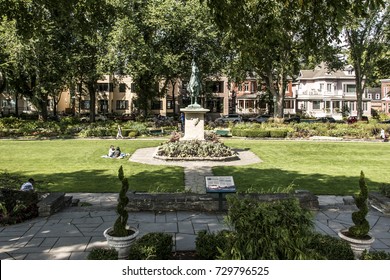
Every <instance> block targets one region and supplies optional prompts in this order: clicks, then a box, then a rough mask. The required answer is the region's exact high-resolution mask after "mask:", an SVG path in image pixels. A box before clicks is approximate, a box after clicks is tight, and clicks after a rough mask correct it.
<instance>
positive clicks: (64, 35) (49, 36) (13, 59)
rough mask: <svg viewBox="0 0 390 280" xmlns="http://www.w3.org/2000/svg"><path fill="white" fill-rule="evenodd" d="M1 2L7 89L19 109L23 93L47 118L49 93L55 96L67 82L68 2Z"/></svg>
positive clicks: (42, 115)
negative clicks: (12, 94) (58, 3)
mask: <svg viewBox="0 0 390 280" xmlns="http://www.w3.org/2000/svg"><path fill="white" fill-rule="evenodd" d="M4 2H7V4H8V5H5V6H4ZM1 6H2V8H3V13H4V16H3V17H2V18H1V19H0V20H1V22H0V25H1V29H2V35H1V36H0V40H1V41H2V44H1V48H2V53H3V54H6V60H7V63H6V64H5V66H4V67H3V71H4V73H5V75H6V77H7V90H9V91H10V92H13V93H14V94H15V100H16V112H18V104H17V101H18V99H19V98H18V97H19V96H18V95H19V94H21V95H23V96H25V97H26V98H28V99H29V100H30V101H31V102H32V103H33V105H35V107H36V108H37V109H38V112H39V116H40V118H41V119H44V120H45V119H46V118H47V115H48V111H47V108H48V99H49V96H53V97H55V96H56V95H57V94H59V93H60V92H61V91H62V89H63V88H64V86H65V79H64V77H65V76H66V73H67V70H68V68H67V67H68V65H69V59H68V57H67V51H66V42H67V41H68V40H69V32H68V31H67V29H66V28H65V27H66V25H67V24H66V21H65V20H64V19H65V18H64V15H66V14H67V10H66V9H67V8H69V6H68V5H66V4H65V5H61V6H59V5H55V3H54V1H49V0H47V1H44V0H41V1H20V0H14V1H3V2H2V3H1Z"/></svg>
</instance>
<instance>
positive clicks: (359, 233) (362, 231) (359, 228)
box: [348, 171, 370, 238]
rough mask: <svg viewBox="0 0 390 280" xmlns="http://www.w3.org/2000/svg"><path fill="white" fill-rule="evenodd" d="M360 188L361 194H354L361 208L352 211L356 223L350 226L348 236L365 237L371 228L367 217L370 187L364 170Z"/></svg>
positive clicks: (361, 175) (361, 174)
mask: <svg viewBox="0 0 390 280" xmlns="http://www.w3.org/2000/svg"><path fill="white" fill-rule="evenodd" d="M359 188H360V192H359V194H358V195H356V196H354V200H355V204H356V207H357V208H358V209H359V210H358V211H356V212H353V213H352V221H353V223H354V225H353V226H351V227H349V229H348V234H349V235H348V236H350V237H355V238H365V237H366V236H367V234H368V232H369V230H370V224H369V222H368V221H367V219H366V216H367V214H368V205H367V199H368V187H367V185H366V181H365V177H364V173H363V171H361V172H360V179H359Z"/></svg>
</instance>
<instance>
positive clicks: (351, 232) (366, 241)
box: [339, 171, 375, 259]
mask: <svg viewBox="0 0 390 280" xmlns="http://www.w3.org/2000/svg"><path fill="white" fill-rule="evenodd" d="M359 188H360V192H359V194H358V195H356V196H354V200H355V204H356V206H357V208H358V209H359V210H358V211H356V212H353V213H352V221H353V223H354V225H353V226H351V227H350V228H349V229H346V230H341V231H340V232H339V236H340V238H341V239H344V240H346V241H348V242H349V244H350V245H351V248H352V251H353V252H354V255H355V258H356V259H359V258H360V256H361V254H362V253H363V251H365V250H367V251H368V250H369V249H370V247H371V244H372V243H373V242H374V241H375V238H374V237H372V236H371V235H370V234H369V231H370V224H369V223H368V221H367V219H366V216H367V213H368V204H367V200H368V188H367V185H366V181H365V178H364V173H363V171H361V172H360V180H359Z"/></svg>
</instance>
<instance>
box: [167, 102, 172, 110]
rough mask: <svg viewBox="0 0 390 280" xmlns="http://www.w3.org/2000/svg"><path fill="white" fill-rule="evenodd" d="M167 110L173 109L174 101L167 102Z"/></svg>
mask: <svg viewBox="0 0 390 280" xmlns="http://www.w3.org/2000/svg"><path fill="white" fill-rule="evenodd" d="M167 109H173V101H172V100H167Z"/></svg>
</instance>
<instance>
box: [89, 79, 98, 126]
mask: <svg viewBox="0 0 390 280" xmlns="http://www.w3.org/2000/svg"><path fill="white" fill-rule="evenodd" d="M95 85H96V81H88V82H87V88H88V93H89V103H90V104H89V106H90V107H89V119H90V121H91V122H95V105H96V88H95Z"/></svg>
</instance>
